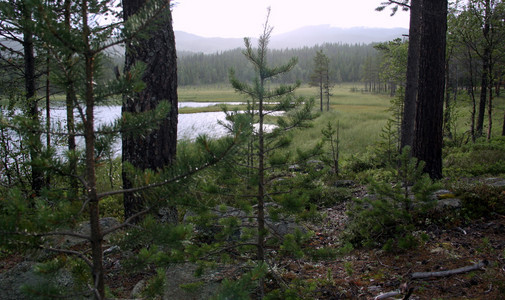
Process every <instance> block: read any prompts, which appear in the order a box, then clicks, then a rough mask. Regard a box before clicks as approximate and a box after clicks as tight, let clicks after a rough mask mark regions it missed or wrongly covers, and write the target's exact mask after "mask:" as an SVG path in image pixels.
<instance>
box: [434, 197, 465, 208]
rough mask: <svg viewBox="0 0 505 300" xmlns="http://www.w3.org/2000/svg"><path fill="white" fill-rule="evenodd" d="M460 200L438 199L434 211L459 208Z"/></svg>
mask: <svg viewBox="0 0 505 300" xmlns="http://www.w3.org/2000/svg"><path fill="white" fill-rule="evenodd" d="M461 205H462V203H461V200H460V199H458V198H447V199H440V200H438V201H437V205H436V207H435V208H436V210H439V211H442V210H446V209H455V208H461Z"/></svg>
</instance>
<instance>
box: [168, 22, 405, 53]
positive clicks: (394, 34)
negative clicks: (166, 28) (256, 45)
mask: <svg viewBox="0 0 505 300" xmlns="http://www.w3.org/2000/svg"><path fill="white" fill-rule="evenodd" d="M406 34H408V29H406V28H368V27H352V28H337V27H331V26H330V25H318V26H307V27H302V28H299V29H297V30H294V31H290V32H287V33H283V34H278V35H273V36H272V39H271V40H270V47H271V48H273V49H285V48H300V47H304V46H307V47H311V46H314V45H321V44H324V43H342V44H369V43H373V42H384V41H390V40H393V39H395V38H399V37H402V35H406ZM175 41H176V46H177V50H178V51H179V52H203V53H215V52H220V51H225V50H230V49H235V48H241V47H243V46H244V40H243V39H242V38H219V37H214V38H206V37H201V36H197V35H194V34H190V33H186V32H183V31H175Z"/></svg>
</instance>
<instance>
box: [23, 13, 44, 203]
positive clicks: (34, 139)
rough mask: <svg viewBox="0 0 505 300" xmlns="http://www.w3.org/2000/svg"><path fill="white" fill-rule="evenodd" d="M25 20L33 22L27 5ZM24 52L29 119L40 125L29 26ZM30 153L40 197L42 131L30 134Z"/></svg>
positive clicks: (33, 185)
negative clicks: (39, 161) (39, 160)
mask: <svg viewBox="0 0 505 300" xmlns="http://www.w3.org/2000/svg"><path fill="white" fill-rule="evenodd" d="M21 9H22V14H23V18H24V19H25V21H26V22H30V21H31V15H32V14H31V12H30V11H29V10H30V9H29V8H28V7H27V6H26V3H22V4H21ZM23 28H24V29H23V51H24V79H25V99H26V103H27V105H28V114H29V117H30V118H31V119H32V120H33V124H39V107H38V103H37V100H36V99H35V92H36V87H35V52H34V49H33V47H34V45H33V33H32V31H31V30H30V28H29V26H28V25H27V26H23ZM28 139H29V151H30V160H31V161H32V178H31V185H32V190H33V192H34V193H35V195H39V194H40V191H41V189H42V187H43V186H44V173H43V172H42V170H41V169H40V167H38V166H37V165H36V164H35V163H33V162H35V161H36V160H37V158H38V157H39V154H40V150H41V146H42V144H41V140H40V131H39V130H37V129H33V130H30V132H29V137H28Z"/></svg>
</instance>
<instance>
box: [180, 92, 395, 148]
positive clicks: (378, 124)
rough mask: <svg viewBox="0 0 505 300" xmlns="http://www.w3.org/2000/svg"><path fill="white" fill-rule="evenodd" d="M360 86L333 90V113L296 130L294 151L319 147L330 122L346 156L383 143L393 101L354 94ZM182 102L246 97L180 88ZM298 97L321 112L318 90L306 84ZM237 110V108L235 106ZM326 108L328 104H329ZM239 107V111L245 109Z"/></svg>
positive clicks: (183, 111) (387, 98)
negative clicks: (382, 134)
mask: <svg viewBox="0 0 505 300" xmlns="http://www.w3.org/2000/svg"><path fill="white" fill-rule="evenodd" d="M354 86H356V84H341V85H336V86H335V87H334V88H333V89H332V94H333V95H332V96H331V98H330V111H329V112H323V113H322V114H321V115H320V116H319V117H318V118H317V119H316V120H314V122H313V126H312V127H311V128H308V129H304V130H298V131H296V133H295V135H294V138H293V145H292V147H291V150H293V151H294V150H296V148H300V149H302V150H307V149H309V148H310V147H312V146H314V145H316V144H317V143H318V142H319V141H320V140H321V138H322V135H321V129H322V128H323V127H324V126H326V124H327V123H328V121H330V122H332V123H333V125H334V126H336V124H337V121H339V123H340V135H341V136H340V140H341V144H340V145H341V149H342V154H343V155H344V156H350V155H351V154H355V153H361V152H364V151H366V148H367V147H368V146H370V145H373V144H374V143H375V142H376V141H378V140H379V134H380V132H381V129H382V127H383V126H384V125H385V124H386V121H387V119H388V118H389V117H390V113H389V112H387V111H386V110H387V109H388V107H389V101H390V98H389V97H388V96H384V95H373V94H366V93H360V92H357V93H356V92H351V91H350V90H351V88H352V87H354ZM178 93H179V101H181V102H182V101H197V102H230V101H231V102H241V101H246V100H247V98H246V97H245V96H244V95H241V94H238V93H236V92H235V91H234V90H233V89H232V88H231V86H229V85H228V86H226V85H224V86H217V85H215V86H198V87H182V88H179V92H178ZM295 94H296V95H297V96H303V97H306V98H311V97H314V98H315V99H316V108H315V109H316V110H319V99H318V90H317V88H314V87H309V86H308V85H303V86H301V87H300V88H298V89H297V90H296V92H295ZM231 107H235V106H231ZM324 107H325V109H326V104H325V106H324ZM243 108H244V107H243V106H238V109H239V110H241V109H243ZM220 110H221V106H220V105H217V106H210V107H203V108H181V109H180V110H179V112H180V113H193V112H204V111H205V112H206V111H220Z"/></svg>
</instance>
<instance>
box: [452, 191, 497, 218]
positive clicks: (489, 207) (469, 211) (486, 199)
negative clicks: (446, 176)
mask: <svg viewBox="0 0 505 300" xmlns="http://www.w3.org/2000/svg"><path fill="white" fill-rule="evenodd" d="M455 193H456V195H457V196H458V198H459V199H461V201H462V203H463V209H462V214H463V216H465V217H468V218H470V219H477V218H482V217H489V216H490V215H493V214H501V215H505V188H504V187H493V186H489V185H484V184H479V185H467V186H465V187H460V188H459V189H457V190H456V191H455Z"/></svg>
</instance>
